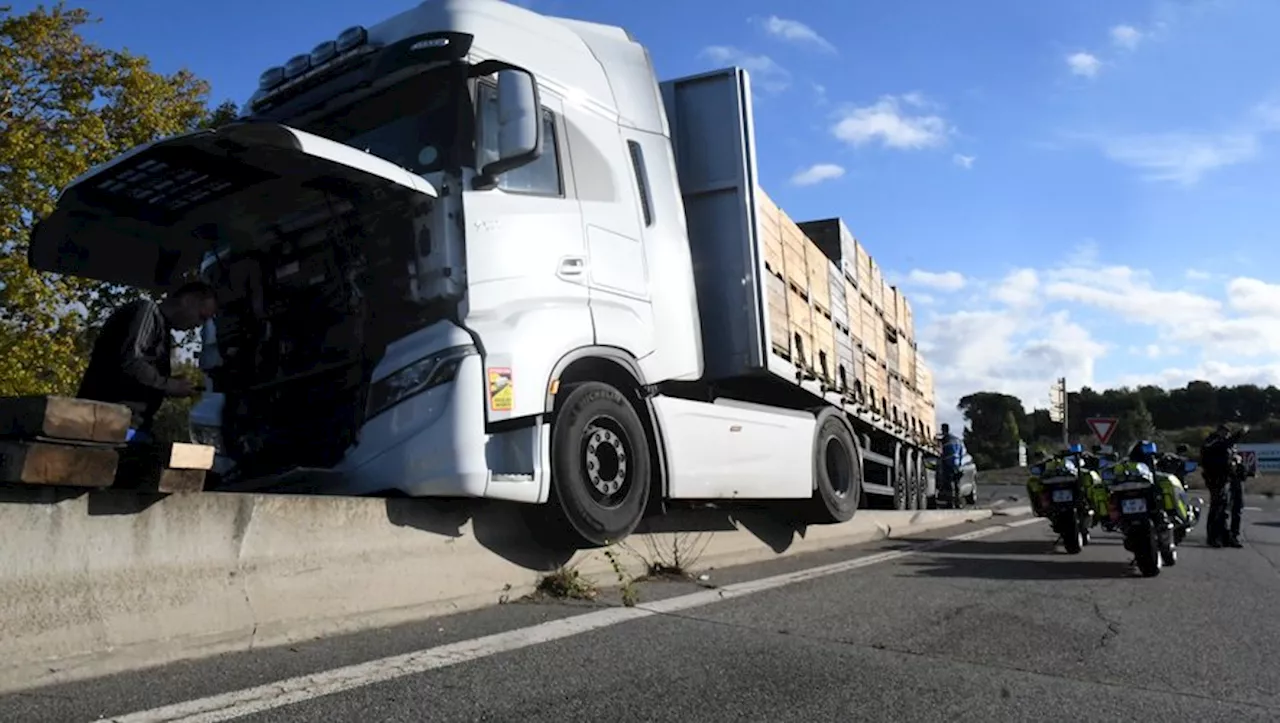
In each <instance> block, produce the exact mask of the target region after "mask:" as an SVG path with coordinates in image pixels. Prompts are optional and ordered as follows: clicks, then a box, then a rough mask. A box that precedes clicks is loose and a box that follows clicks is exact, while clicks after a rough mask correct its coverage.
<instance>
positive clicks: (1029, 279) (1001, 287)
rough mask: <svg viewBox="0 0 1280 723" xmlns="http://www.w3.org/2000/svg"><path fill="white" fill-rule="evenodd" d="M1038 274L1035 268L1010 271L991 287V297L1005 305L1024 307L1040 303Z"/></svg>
mask: <svg viewBox="0 0 1280 723" xmlns="http://www.w3.org/2000/svg"><path fill="white" fill-rule="evenodd" d="M1039 289H1040V276H1039V275H1038V274H1037V273H1036V272H1035V269H1018V270H1016V271H1011V272H1009V274H1008V275H1007V276H1005V277H1004V278H1003V279H1002V280H1000V282H999V283H997V284H995V286H994V287H992V289H991V298H993V299H995V300H996V301H999V302H1000V303H1002V304H1004V305H1005V306H1009V307H1014V308H1026V307H1031V306H1037V305H1038V304H1039V303H1040V296H1039V294H1038V291H1039Z"/></svg>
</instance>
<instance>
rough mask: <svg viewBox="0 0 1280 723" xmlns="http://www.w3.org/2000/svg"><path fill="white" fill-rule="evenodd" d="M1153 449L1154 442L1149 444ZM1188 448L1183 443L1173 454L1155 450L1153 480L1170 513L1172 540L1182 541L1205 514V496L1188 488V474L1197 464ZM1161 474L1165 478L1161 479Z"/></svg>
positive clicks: (1178, 542) (1177, 542)
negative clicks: (1154, 478)
mask: <svg viewBox="0 0 1280 723" xmlns="http://www.w3.org/2000/svg"><path fill="white" fill-rule="evenodd" d="M1151 449H1153V450H1154V449H1155V445H1154V444H1152V445H1151ZM1187 455H1188V448H1187V445H1185V444H1180V445H1178V446H1177V447H1176V449H1175V453H1174V454H1169V453H1168V452H1155V453H1154V454H1153V459H1154V462H1155V472H1156V481H1157V483H1160V487H1161V489H1162V491H1163V492H1164V495H1165V500H1164V503H1165V510H1166V511H1169V512H1171V513H1173V519H1174V527H1173V533H1174V534H1173V541H1174V542H1175V543H1176V544H1179V545H1181V544H1182V541H1183V540H1185V539H1186V537H1187V534H1188V533H1190V532H1191V531H1192V530H1194V529H1195V527H1196V525H1197V524H1199V522H1200V518H1201V517H1203V515H1204V498H1203V497H1199V496H1197V497H1192V496H1191V494H1190V493H1189V492H1187V475H1189V474H1191V473H1192V472H1194V471H1196V469H1197V468H1198V467H1199V465H1198V464H1197V463H1196V462H1195V461H1194V460H1192V459H1188V457H1187ZM1161 475H1164V476H1165V477H1164V479H1161Z"/></svg>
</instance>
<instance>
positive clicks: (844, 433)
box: [807, 410, 862, 524]
mask: <svg viewBox="0 0 1280 723" xmlns="http://www.w3.org/2000/svg"><path fill="white" fill-rule="evenodd" d="M813 477H814V480H815V481H816V482H817V489H815V490H814V492H813V499H812V500H811V503H810V505H809V515H807V517H809V518H810V520H811V521H813V522H815V523H819V524H822V523H834V522H847V521H849V520H851V519H853V515H854V513H856V512H857V511H858V496H859V495H860V494H861V492H862V455H860V454H858V450H857V443H856V442H855V441H854V439H853V434H852V433H850V432H849V427H848V426H846V425H845V423H844V422H843V421H842V420H841V419H840V416H839V414H838V413H836V412H835V411H834V410H824V411H823V412H820V413H819V414H818V424H817V427H816V429H815V432H814V443H813Z"/></svg>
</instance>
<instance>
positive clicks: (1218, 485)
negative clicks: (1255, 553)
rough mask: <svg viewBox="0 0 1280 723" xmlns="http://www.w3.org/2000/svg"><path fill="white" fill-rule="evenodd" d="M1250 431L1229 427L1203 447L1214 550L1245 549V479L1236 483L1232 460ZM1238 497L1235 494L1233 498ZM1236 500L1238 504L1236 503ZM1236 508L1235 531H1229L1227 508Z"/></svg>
mask: <svg viewBox="0 0 1280 723" xmlns="http://www.w3.org/2000/svg"><path fill="white" fill-rule="evenodd" d="M1248 431H1249V428H1248V427H1243V428H1241V429H1238V430H1236V431H1234V432H1232V431H1231V428H1230V427H1228V426H1227V425H1225V424H1222V425H1219V426H1218V428H1217V430H1215V431H1214V432H1213V433H1212V434H1210V435H1209V436H1208V437H1206V438H1205V440H1204V444H1203V445H1201V446H1200V469H1201V471H1202V473H1203V474H1204V484H1205V487H1207V488H1208V489H1209V521H1208V523H1207V524H1206V525H1205V527H1206V532H1207V536H1208V542H1209V546H1210V547H1222V546H1224V545H1225V546H1227V547H1243V545H1242V544H1241V543H1240V511H1241V509H1242V507H1243V505H1244V496H1243V493H1244V486H1243V484H1242V482H1243V479H1240V480H1236V481H1233V480H1235V478H1237V477H1239V476H1240V475H1239V474H1235V475H1233V474H1232V464H1231V457H1232V454H1233V452H1234V447H1235V444H1236V442H1237V441H1239V439H1240V438H1241V437H1242V436H1244V434H1245V433H1246V432H1248ZM1233 493H1234V494H1233ZM1232 497H1234V498H1235V500H1236V501H1233V500H1232ZM1228 504H1231V505H1232V511H1233V514H1232V523H1233V524H1232V527H1231V528H1230V529H1228V527H1227V505H1228Z"/></svg>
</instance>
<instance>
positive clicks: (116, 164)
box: [28, 121, 437, 289]
mask: <svg viewBox="0 0 1280 723" xmlns="http://www.w3.org/2000/svg"><path fill="white" fill-rule="evenodd" d="M436 196H437V193H436V190H435V189H434V188H433V187H432V186H431V184H430V183H428V182H427V181H426V180H424V179H423V178H421V177H420V176H416V175H414V174H412V173H410V172H409V171H407V170H405V169H403V168H401V167H400V166H397V165H395V164H394V163H391V162H389V161H385V160H383V159H381V158H378V157H377V156H374V155H372V154H370V153H366V152H364V151H361V150H357V149H356V148H353V147H351V146H347V145H344V144H342V143H337V142H334V141H331V140H328V139H326V138H322V137H320V136H317V135H313V134H311V133H306V132H304V131H300V130H297V129H295V128H290V127H288V126H285V125H281V124H279V123H267V122H257V121H250V122H240V123H233V124H230V125H226V126H222V127H221V128H218V129H216V130H202V131H195V132H192V133H187V134H183V135H180V136H173V137H170V138H165V139H163V140H159V141H155V142H152V143H148V144H144V145H141V146H138V147H136V148H134V149H132V150H130V151H128V152H126V153H124V154H122V155H120V156H118V157H116V158H115V159H113V160H111V161H109V162H107V163H105V164H103V165H101V166H98V167H96V168H94V169H92V170H90V171H89V172H88V173H86V174H84V175H82V176H80V177H79V178H77V179H76V180H74V181H72V182H71V184H70V185H69V186H68V187H67V188H66V189H65V190H64V191H63V192H62V195H61V197H60V198H59V199H58V204H57V206H56V207H55V209H54V211H53V213H52V214H50V215H49V216H48V217H46V218H45V219H43V220H42V221H40V222H39V223H38V224H37V225H36V227H35V229H34V230H33V231H32V233H31V244H30V249H29V251H28V262H29V263H30V264H31V266H32V268H35V269H38V270H40V271H50V272H55V273H60V274H67V275H72V276H82V277H86V278H91V279H97V280H100V281H107V282H112V283H117V284H124V285H128V286H135V287H140V288H146V289H164V288H166V287H168V286H169V285H171V284H172V282H173V281H174V279H176V278H177V277H178V276H179V275H180V274H182V273H183V272H185V271H187V270H190V269H192V268H195V267H197V266H198V265H199V263H200V260H201V257H202V256H203V255H204V253H205V252H207V251H210V250H211V249H212V248H213V247H214V245H215V244H218V245H225V244H226V243H228V242H232V243H236V241H235V239H236V238H237V237H239V238H244V239H251V238H252V237H254V236H255V235H256V234H258V233H259V232H260V231H261V230H262V229H264V228H271V227H272V226H273V224H277V223H281V222H282V221H283V220H284V219H285V218H287V217H289V216H290V215H296V214H301V213H305V212H306V211H308V210H310V209H312V208H314V207H316V206H317V205H318V204H319V205H324V204H320V200H323V201H324V202H326V203H327V205H333V203H332V202H333V201H335V200H341V201H343V202H345V205H348V207H350V204H355V205H359V203H360V201H361V199H365V198H367V199H374V198H377V199H387V198H388V197H391V198H395V199H396V200H403V201H405V202H408V203H412V202H414V201H415V200H426V199H430V198H435V197H436Z"/></svg>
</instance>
